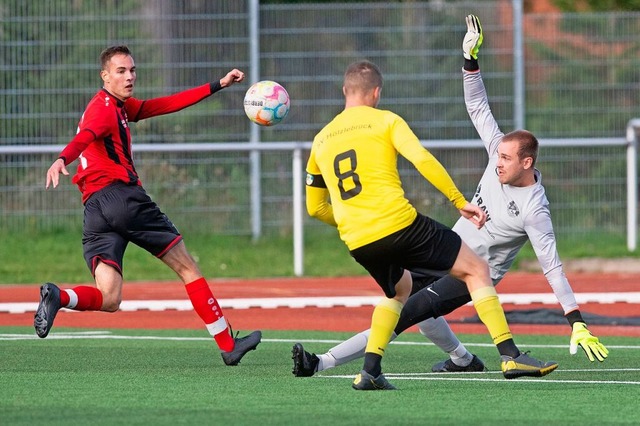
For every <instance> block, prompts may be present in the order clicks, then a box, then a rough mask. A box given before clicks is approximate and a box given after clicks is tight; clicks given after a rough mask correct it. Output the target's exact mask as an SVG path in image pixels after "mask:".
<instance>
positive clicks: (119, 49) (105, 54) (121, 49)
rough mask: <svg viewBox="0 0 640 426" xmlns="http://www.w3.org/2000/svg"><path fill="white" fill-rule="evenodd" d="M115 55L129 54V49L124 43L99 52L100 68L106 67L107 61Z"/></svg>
mask: <svg viewBox="0 0 640 426" xmlns="http://www.w3.org/2000/svg"><path fill="white" fill-rule="evenodd" d="M115 55H128V56H131V50H129V48H128V47H127V46H125V45H124V44H121V45H118V46H111V47H107V48H106V49H104V50H103V51H102V53H100V69H102V70H105V69H107V63H108V62H109V61H110V60H111V58H113V57H114V56H115Z"/></svg>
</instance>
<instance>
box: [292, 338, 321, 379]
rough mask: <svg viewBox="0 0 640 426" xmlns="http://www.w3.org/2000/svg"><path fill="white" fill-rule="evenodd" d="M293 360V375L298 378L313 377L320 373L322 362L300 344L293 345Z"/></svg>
mask: <svg viewBox="0 0 640 426" xmlns="http://www.w3.org/2000/svg"><path fill="white" fill-rule="evenodd" d="M291 354H292V355H291V359H293V371H292V373H293V375H294V376H296V377H311V376H313V375H314V374H315V372H316V371H318V363H319V362H320V360H319V359H318V357H317V356H316V354H311V353H309V352H307V351H305V350H304V348H303V347H302V345H301V344H300V343H296V344H295V345H293V349H291Z"/></svg>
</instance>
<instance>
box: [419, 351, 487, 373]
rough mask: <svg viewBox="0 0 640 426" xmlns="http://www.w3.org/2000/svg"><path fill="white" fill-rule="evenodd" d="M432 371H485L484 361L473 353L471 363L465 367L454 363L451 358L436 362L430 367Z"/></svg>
mask: <svg viewBox="0 0 640 426" xmlns="http://www.w3.org/2000/svg"><path fill="white" fill-rule="evenodd" d="M431 371H433V372H434V373H463V372H473V371H486V368H485V367H484V362H482V360H481V359H480V358H478V357H477V356H475V355H473V358H472V359H471V363H470V364H469V365H467V366H465V367H461V366H459V365H457V364H455V363H454V362H453V361H451V359H448V360H446V361H442V362H439V363H437V364H436V365H434V366H433V367H432V368H431Z"/></svg>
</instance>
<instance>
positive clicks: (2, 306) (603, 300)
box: [0, 291, 640, 314]
mask: <svg viewBox="0 0 640 426" xmlns="http://www.w3.org/2000/svg"><path fill="white" fill-rule="evenodd" d="M498 296H499V297H500V302H501V303H503V304H505V303H510V304H515V305H530V304H532V303H541V304H544V305H557V304H558V299H556V297H555V295H554V294H553V293H503V294H499V295H498ZM575 297H576V301H577V302H578V304H579V305H585V304H587V303H597V304H611V303H633V304H635V303H640V291H631V292H612V293H575ZM379 301H380V296H338V297H265V298H237V299H218V302H219V303H220V307H221V308H222V309H250V308H262V309H277V308H306V307H317V308H334V307H347V308H357V307H361V306H375V305H376V304H377V303H378V302H379ZM37 308H38V302H35V301H34V302H12V303H0V312H4V313H11V314H23V313H27V312H35V311H36V309H37ZM120 310H121V311H129V312H131V311H140V310H145V311H166V310H177V311H191V310H193V306H192V305H191V302H190V301H189V300H187V299H177V300H125V301H123V302H122V303H121V304H120ZM72 312H74V311H72Z"/></svg>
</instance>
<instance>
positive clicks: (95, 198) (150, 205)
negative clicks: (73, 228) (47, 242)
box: [82, 182, 182, 275]
mask: <svg viewBox="0 0 640 426" xmlns="http://www.w3.org/2000/svg"><path fill="white" fill-rule="evenodd" d="M181 240H182V237H181V236H180V233H179V232H178V230H177V229H176V227H175V226H174V225H173V223H171V221H170V220H169V218H168V217H167V216H166V215H165V214H164V213H162V212H161V211H160V208H158V205H157V204H156V203H154V202H153V200H151V198H150V197H149V196H148V195H147V193H146V192H145V190H144V188H142V187H141V186H139V185H127V184H125V183H123V182H117V183H114V184H111V185H109V186H107V187H105V188H103V189H101V190H100V191H98V192H96V193H95V194H93V195H92V196H91V197H90V198H89V199H88V200H87V202H86V203H85V206H84V224H83V231H82V248H83V251H84V260H85V262H87V266H88V267H89V269H90V270H91V273H92V274H94V275H95V269H96V266H97V265H98V261H101V262H104V263H107V264H109V265H111V266H113V267H114V268H116V269H117V270H118V272H120V274H122V259H123V257H124V251H125V249H126V248H127V244H128V243H129V242H132V243H134V244H136V245H137V246H139V247H141V248H143V249H145V250H146V251H148V252H149V253H151V254H152V255H154V256H156V257H162V256H163V255H164V254H165V253H166V252H167V251H169V249H171V248H172V247H173V246H175V245H176V244H178V243H179V242H180V241H181Z"/></svg>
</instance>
